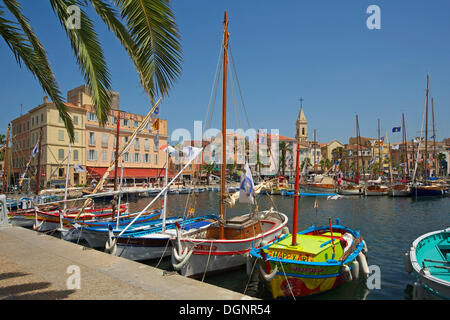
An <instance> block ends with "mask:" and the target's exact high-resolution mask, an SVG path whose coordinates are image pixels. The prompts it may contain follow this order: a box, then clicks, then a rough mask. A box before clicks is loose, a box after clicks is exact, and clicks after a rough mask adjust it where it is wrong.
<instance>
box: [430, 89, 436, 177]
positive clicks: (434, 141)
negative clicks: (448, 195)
mask: <svg viewBox="0 0 450 320" xmlns="http://www.w3.org/2000/svg"><path fill="white" fill-rule="evenodd" d="M431 115H432V120H433V160H434V161H433V162H434V174H436V172H437V157H436V131H435V129H434V100H433V98H431Z"/></svg>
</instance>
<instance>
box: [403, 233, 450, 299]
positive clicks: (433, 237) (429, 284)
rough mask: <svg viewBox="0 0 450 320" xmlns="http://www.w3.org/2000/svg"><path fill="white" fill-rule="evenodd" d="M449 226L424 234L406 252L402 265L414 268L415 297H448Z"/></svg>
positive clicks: (449, 283) (449, 274)
mask: <svg viewBox="0 0 450 320" xmlns="http://www.w3.org/2000/svg"><path fill="white" fill-rule="evenodd" d="M449 243H450V228H447V229H445V230H438V231H433V232H429V233H427V234H424V235H422V236H420V237H419V238H417V239H416V240H414V241H413V243H412V245H411V247H410V249H409V250H408V251H407V252H406V253H405V268H406V271H407V272H408V273H411V272H414V274H415V275H416V277H417V281H416V282H415V283H414V289H413V299H414V300H450V246H449Z"/></svg>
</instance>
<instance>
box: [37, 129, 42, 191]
mask: <svg viewBox="0 0 450 320" xmlns="http://www.w3.org/2000/svg"><path fill="white" fill-rule="evenodd" d="M42 128H43V127H41V130H40V132H39V152H38V166H37V174H36V197H39V184H40V181H39V179H40V177H41V144H42Z"/></svg>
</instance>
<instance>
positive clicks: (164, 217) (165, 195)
mask: <svg viewBox="0 0 450 320" xmlns="http://www.w3.org/2000/svg"><path fill="white" fill-rule="evenodd" d="M168 175H169V144H167V148H166V176H165V178H164V185H166V186H167V182H168ZM166 213H167V189H166V191H165V192H164V206H163V221H162V232H165V231H166Z"/></svg>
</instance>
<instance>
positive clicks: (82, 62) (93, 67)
mask: <svg viewBox="0 0 450 320" xmlns="http://www.w3.org/2000/svg"><path fill="white" fill-rule="evenodd" d="M50 3H51V5H52V7H53V10H54V11H55V13H56V15H57V16H58V18H59V21H60V23H61V25H62V26H63V28H64V30H65V31H66V33H67V35H68V38H69V40H70V43H71V46H72V49H73V51H74V53H75V56H76V59H77V63H78V65H79V66H80V68H81V70H82V72H83V74H84V79H85V81H86V83H87V85H88V87H89V89H90V90H91V94H92V98H93V104H94V107H95V110H96V113H97V118H98V120H99V123H100V124H101V125H104V124H105V123H106V122H107V120H108V112H109V110H110V109H111V106H110V102H111V98H110V94H109V90H110V87H111V85H110V79H109V77H110V76H109V72H108V69H107V66H106V62H105V58H104V55H103V50H102V48H101V46H100V43H99V41H98V35H97V33H96V32H95V30H94V25H93V23H92V21H91V20H90V19H89V17H88V16H87V15H86V13H85V12H84V11H83V9H82V7H83V6H85V5H86V3H85V1H79V0H50ZM73 5H75V6H78V7H79V8H80V28H79V29H77V28H69V26H68V24H67V23H66V22H67V21H69V20H70V18H71V17H70V15H69V12H68V9H69V7H70V6H73Z"/></svg>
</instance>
